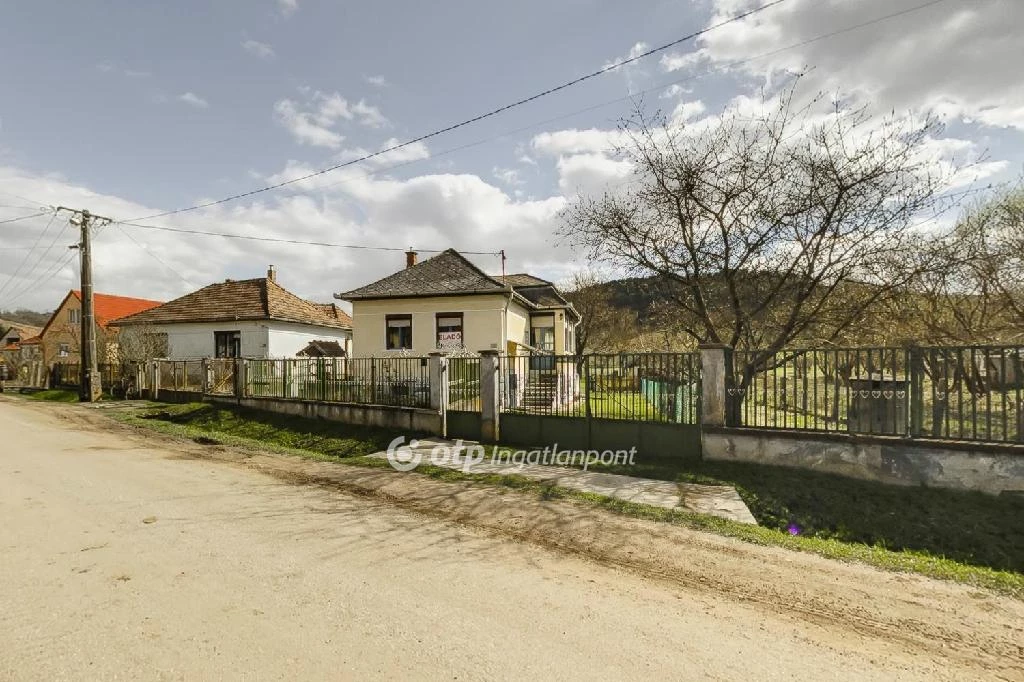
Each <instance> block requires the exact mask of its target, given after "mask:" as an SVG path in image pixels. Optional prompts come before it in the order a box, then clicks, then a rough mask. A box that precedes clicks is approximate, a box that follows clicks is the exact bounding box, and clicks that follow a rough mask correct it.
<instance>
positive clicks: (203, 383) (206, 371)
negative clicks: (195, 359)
mask: <svg viewBox="0 0 1024 682" xmlns="http://www.w3.org/2000/svg"><path fill="white" fill-rule="evenodd" d="M199 392H200V393H202V394H203V395H206V394H207V393H209V392H210V360H209V358H203V359H202V360H200V361H199Z"/></svg>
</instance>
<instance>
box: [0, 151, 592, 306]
mask: <svg viewBox="0 0 1024 682" xmlns="http://www.w3.org/2000/svg"><path fill="white" fill-rule="evenodd" d="M310 170H312V168H311V167H307V166H304V165H302V164H298V163H295V162H291V163H289V164H288V166H287V167H286V169H285V170H284V171H282V173H281V174H280V175H282V176H288V177H298V176H300V175H303V174H306V173H308V172H309V171H310ZM326 178H330V179H334V178H335V174H331V175H330V176H326ZM0 186H2V187H3V188H4V189H6V190H8V191H11V192H15V193H18V194H22V195H24V196H28V197H33V198H34V199H37V200H39V201H43V202H51V203H58V202H62V203H70V204H71V205H76V206H77V205H81V206H88V207H89V208H90V209H92V210H93V211H94V212H96V213H98V214H101V215H109V216H112V217H115V218H120V219H125V218H131V217H134V216H139V215H146V214H149V213H155V212H158V210H159V207H154V206H145V205H139V204H137V203H135V202H131V201H127V200H124V199H122V198H119V197H115V196H110V195H103V194H99V193H96V192H94V191H91V190H90V189H88V188H86V187H84V186H81V185H79V184H76V183H74V182H71V181H67V180H60V179H56V178H48V177H45V176H40V175H34V174H31V173H28V172H25V171H20V170H17V169H12V168H3V167H0ZM197 199H198V198H197ZM564 206H565V199H564V198H563V197H561V196H553V197H550V198H543V199H538V200H524V199H517V198H516V196H515V193H514V192H507V191H503V190H502V189H500V188H499V187H497V186H495V184H492V183H489V182H487V181H485V180H483V179H481V178H479V177H477V176H475V175H468V174H448V173H441V174H431V175H422V176H418V177H413V178H411V179H408V180H395V179H390V178H383V179H381V178H373V177H365V176H364V175H361V174H358V175H357V174H353V176H352V177H351V178H350V180H348V181H346V182H344V183H337V184H335V185H334V186H331V187H328V188H327V189H325V190H323V191H318V192H312V193H311V192H308V190H307V189H306V188H304V187H299V186H292V187H289V188H284V189H282V190H279V191H275V192H272V193H268V194H264V195H261V197H260V198H259V199H258V200H256V199H254V200H251V201H239V202H234V203H232V204H227V205H223V206H218V207H210V208H207V209H201V210H198V211H193V212H190V213H188V214H183V215H179V216H168V217H164V218H160V219H153V220H150V221H142V222H144V223H148V224H155V225H164V226H170V227H178V228H186V229H197V230H212V231H217V232H228V233H235V234H248V235H253V236H263V237H285V238H289V239H298V240H308V241H325V242H331V243H339V244H361V245H367V246H394V245H396V244H399V245H401V246H403V247H404V246H409V245H411V246H414V247H417V248H420V249H424V250H426V249H444V248H447V247H455V248H459V249H463V250H467V251H497V250H499V249H502V248H504V249H505V250H506V252H507V254H508V256H509V259H510V260H509V263H508V268H509V271H519V270H526V269H529V270H533V271H536V273H537V274H538V275H540V276H544V277H548V278H551V279H555V278H557V277H559V276H561V274H562V271H563V270H564V268H566V267H568V263H571V261H572V254H571V252H570V251H569V250H568V249H567V248H565V247H560V246H558V245H556V244H555V243H554V240H553V238H552V236H551V235H552V233H553V232H554V230H555V228H556V227H557V225H558V220H559V219H558V214H559V211H560V210H561V209H562V208H563V207H564ZM13 215H17V214H12V215H7V214H2V213H0V219H2V218H6V217H13ZM45 224H46V222H45V220H42V221H34V222H32V223H31V224H28V222H26V224H25V229H23V230H19V231H17V232H16V233H12V234H13V235H14V236H13V237H12V241H11V243H10V244H8V243H7V242H5V243H4V246H31V245H32V243H33V242H34V240H35V239H36V237H37V236H38V234H39V232H40V231H41V230H42V228H43V226H45ZM121 229H123V230H125V231H127V232H129V234H131V236H132V237H134V238H135V239H136V240H138V241H139V242H141V243H142V244H144V245H145V247H146V248H147V249H149V251H150V252H151V253H154V254H157V255H159V257H160V259H161V260H163V261H165V262H166V263H167V265H168V266H170V269H169V268H167V267H165V266H164V265H161V264H160V263H158V262H157V261H156V260H154V259H153V257H152V256H150V255H147V253H146V252H144V251H143V250H142V249H141V248H140V247H139V246H138V245H136V244H135V243H134V242H133V241H132V240H131V239H130V238H129V237H126V236H125V235H124V234H123V233H122V232H121ZM121 229H119V228H118V227H116V226H111V227H108V228H105V229H104V230H103V231H101V232H100V233H99V234H98V236H97V237H96V239H95V240H94V270H95V273H96V286H97V290H98V291H102V292H104V293H114V294H122V295H134V296H140V297H147V298H156V299H163V300H166V299H170V298H173V297H177V296H180V295H182V294H184V293H187V292H188V291H190V290H194V289H195V288H198V287H200V286H203V285H205V284H209V283H210V282H215V281H220V280H223V279H224V278H225V277H232V278H242V277H259V276H262V274H263V273H264V272H265V270H266V267H267V264H269V263H274V264H275V265H276V266H277V268H278V273H279V274H278V278H279V281H280V282H281V284H282V285H283V286H285V287H287V288H288V289H289V290H291V291H294V292H295V293H297V294H299V295H300V296H305V297H307V298H311V299H313V300H320V301H330V300H331V295H332V293H334V292H338V291H347V290H349V289H353V288H355V287H358V286H361V285H363V284H366V283H367V282H371V281H373V280H375V279H379V278H380V277H383V276H385V275H387V274H389V273H391V272H394V271H395V270H398V269H400V268H401V267H402V256H401V254H393V253H389V252H373V251H369V252H368V251H351V250H346V249H333V248H327V247H314V246H303V245H286V244H280V243H263V242H252V241H243V240H233V239H224V238H218V237H204V236H200V235H183V234H176V233H170V232H162V231H158V230H145V229H141V228H132V227H129V226H123V227H122V228H121ZM54 230H55V228H51V234H53V233H54ZM66 230H67V231H66V232H65V235H64V236H65V239H64V240H63V241H60V242H59V247H60V248H59V249H58V248H55V249H54V252H53V253H51V254H48V255H47V257H46V262H45V265H46V266H47V267H49V266H51V265H58V264H60V260H61V258H64V257H65V256H66V254H67V249H66V248H64V247H65V246H66V243H70V242H71V241H73V234H72V233H71V231H70V228H66ZM49 240H50V237H48V238H47V240H46V241H47V242H49ZM58 251H59V252H60V253H57V252H58ZM428 255H430V254H427V253H424V254H423V256H424V257H426V256H428ZM23 257H24V252H19V251H10V250H7V251H5V250H0V272H13V271H14V269H15V268H16V266H17V263H18V262H20V259H21V258H23ZM472 258H474V260H475V262H477V264H478V265H480V267H482V268H483V269H485V270H486V271H488V272H492V273H496V272H500V271H501V263H500V261H499V260H498V259H497V258H495V257H491V256H479V257H477V256H474V257H472ZM55 270H56V268H55ZM43 271H44V268H43V267H40V270H39V272H37V273H35V276H34V277H33V278H32V280H34V279H37V278H38V275H40V274H42V273H43ZM176 273H177V274H176ZM179 275H180V276H181V277H184V278H185V279H187V280H188V282H189V283H188V284H186V283H185V282H183V281H182V279H181V277H179ZM75 280H76V271H75V267H74V260H73V259H72V260H70V261H68V264H67V265H65V266H64V267H63V268H61V269H59V270H58V271H56V272H55V274H54V276H53V278H52V279H49V280H41V281H40V282H39V283H37V284H36V286H34V287H33V286H32V284H33V281H30V280H26V279H24V278H21V277H20V276H19V281H18V282H17V283H16V284H17V286H18V287H19V288H20V289H27V293H26V294H25V295H24V296H23V297H22V298H20V299H19V300H16V301H14V304H15V305H27V306H29V307H32V308H34V309H40V310H42V309H52V308H53V307H54V306H55V305H56V304H57V303H58V302H59V301H60V298H61V296H62V295H63V294H64V293H66V292H67V290H68V289H70V288H71V287H72V286H74V285H76V282H75ZM5 300H6V297H5Z"/></svg>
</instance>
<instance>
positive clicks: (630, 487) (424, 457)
mask: <svg viewBox="0 0 1024 682" xmlns="http://www.w3.org/2000/svg"><path fill="white" fill-rule="evenodd" d="M453 445H454V443H453V442H452V441H448V440H444V439H441V438H425V439H422V440H420V441H419V442H418V443H417V445H416V447H414V448H409V452H410V453H411V454H412V455H413V456H419V458H420V460H421V461H422V462H427V463H430V464H434V465H435V466H442V467H447V468H449V469H459V470H462V471H466V472H467V473H474V474H516V475H519V476H525V477H526V478H530V479H533V480H537V481H549V482H551V483H552V484H554V485H556V486H558V487H560V488H570V489H572V490H579V491H581V492H588V493H596V494H598V495H604V496H606V497H612V498H615V499H618V500H624V501H626V502H636V503H638V504H648V505H651V506H654V507H663V508H665V509H675V508H677V507H678V508H680V509H685V510H687V511H692V512H695V513H698V514H708V515H711V516H718V517H721V518H723V519H730V520H732V521H739V522H740V523H749V524H754V525H756V524H757V520H756V519H754V515H753V514H751V513H750V509H748V508H747V505H746V504H745V503H744V502H743V499H742V498H740V496H739V494H738V493H737V492H736V489H735V488H733V487H732V486H727V485H698V484H695V483H676V482H672V481H657V480H653V479H649V478H637V477H635V476H623V475H620V474H608V473H603V472H598V471H582V470H580V469H572V468H569V467H559V466H547V465H543V464H523V465H518V464H509V463H508V462H497V461H491V459H490V449H489V448H488V449H487V456H485V457H484V460H483V461H481V462H471V463H468V464H467V463H466V462H465V460H459V461H453V460H452V459H444V458H441V459H438V458H433V461H431V459H432V458H431V453H432V452H433V451H434V449H435V448H436V447H437V446H444V447H446V448H450V447H452V446H453ZM465 445H466V446H471V445H474V443H466V444H465ZM373 456H374V457H380V458H384V459H386V458H387V453H386V452H378V453H375V454H374V455H373Z"/></svg>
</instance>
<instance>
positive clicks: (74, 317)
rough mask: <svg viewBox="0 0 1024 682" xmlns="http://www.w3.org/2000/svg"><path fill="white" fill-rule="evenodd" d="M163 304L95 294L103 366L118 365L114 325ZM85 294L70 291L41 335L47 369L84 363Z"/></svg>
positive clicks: (99, 354)
mask: <svg viewBox="0 0 1024 682" xmlns="http://www.w3.org/2000/svg"><path fill="white" fill-rule="evenodd" d="M158 305H160V301H150V300H147V299H144V298H132V297H130V296H115V295H113V294H96V293H94V294H93V315H94V316H95V318H96V359H97V361H98V362H100V363H107V362H116V361H117V356H118V351H117V329H116V328H114V327H113V326H112V325H111V324H110V322H111V321H112V320H115V319H117V318H119V317H124V316H125V315H131V314H133V313H138V312H142V311H144V310H149V309H150V308H155V307H156V306H158ZM81 325H82V294H81V292H80V291H69V292H68V294H67V296H65V297H64V300H63V301H61V303H60V305H59V306H57V309H56V310H54V311H53V315H51V316H50V319H49V321H48V322H47V323H46V326H45V327H43V330H42V332H40V334H39V336H40V339H41V341H42V355H43V360H44V362H45V364H46V366H47V367H50V366H52V365H53V364H54V363H56V362H62V363H78V362H81V354H80V350H81V331H82V326H81Z"/></svg>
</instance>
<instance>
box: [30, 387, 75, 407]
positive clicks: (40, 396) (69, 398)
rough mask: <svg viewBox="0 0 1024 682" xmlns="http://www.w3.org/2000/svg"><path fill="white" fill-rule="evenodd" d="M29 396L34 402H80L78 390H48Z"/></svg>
mask: <svg viewBox="0 0 1024 682" xmlns="http://www.w3.org/2000/svg"><path fill="white" fill-rule="evenodd" d="M27 395H28V397H29V398H30V399H32V400H45V401H47V402H53V403H77V402H78V391H77V390H76V389H70V390H69V389H66V388H48V389H46V390H44V391H35V392H33V393H28V394H27Z"/></svg>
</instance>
